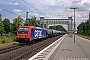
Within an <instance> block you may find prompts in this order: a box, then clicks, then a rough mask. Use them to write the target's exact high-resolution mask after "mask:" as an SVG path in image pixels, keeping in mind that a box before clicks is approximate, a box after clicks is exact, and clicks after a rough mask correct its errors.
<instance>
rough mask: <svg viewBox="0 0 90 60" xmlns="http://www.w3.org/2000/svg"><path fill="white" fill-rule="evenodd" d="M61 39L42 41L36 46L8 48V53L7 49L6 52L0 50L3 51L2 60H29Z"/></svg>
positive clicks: (0, 55) (36, 43) (0, 54)
mask: <svg viewBox="0 0 90 60" xmlns="http://www.w3.org/2000/svg"><path fill="white" fill-rule="evenodd" d="M60 37H61V36H56V37H53V38H49V39H45V40H42V41H40V42H39V41H37V42H35V43H34V44H28V45H23V46H22V45H21V46H19V45H18V46H17V47H15V46H14V47H11V48H7V49H6V51H5V49H4V51H3V50H0V51H3V52H1V53H0V58H1V60H6V59H7V58H8V59H9V60H20V59H24V58H25V59H26V60H27V59H28V58H30V57H32V56H33V55H34V54H36V53H37V52H39V51H41V50H42V49H44V48H45V47H47V46H48V45H50V44H51V43H53V42H54V41H56V40H57V39H58V38H60ZM3 53H5V54H3ZM25 59H24V60H25Z"/></svg>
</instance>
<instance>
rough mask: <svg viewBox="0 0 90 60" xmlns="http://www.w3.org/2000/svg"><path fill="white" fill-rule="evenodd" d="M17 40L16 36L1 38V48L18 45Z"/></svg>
mask: <svg viewBox="0 0 90 60" xmlns="http://www.w3.org/2000/svg"><path fill="white" fill-rule="evenodd" d="M15 40H16V36H15V35H11V36H10V35H9V36H0V48H1V47H5V46H9V45H12V44H17V42H15Z"/></svg>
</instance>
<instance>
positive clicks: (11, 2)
mask: <svg viewBox="0 0 90 60" xmlns="http://www.w3.org/2000/svg"><path fill="white" fill-rule="evenodd" d="M7 4H10V5H18V3H17V2H15V3H12V2H8V3H7Z"/></svg>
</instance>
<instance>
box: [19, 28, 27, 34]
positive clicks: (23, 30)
mask: <svg viewBox="0 0 90 60" xmlns="http://www.w3.org/2000/svg"><path fill="white" fill-rule="evenodd" d="M18 33H19V34H27V33H28V28H19V29H18Z"/></svg>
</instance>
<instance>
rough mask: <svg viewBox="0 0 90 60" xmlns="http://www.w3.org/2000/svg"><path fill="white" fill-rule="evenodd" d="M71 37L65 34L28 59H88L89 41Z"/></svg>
mask: <svg viewBox="0 0 90 60" xmlns="http://www.w3.org/2000/svg"><path fill="white" fill-rule="evenodd" d="M73 39H74V38H73V37H69V35H67V34H66V35H64V36H63V37H61V38H59V39H58V40H57V41H55V42H54V43H52V44H51V45H50V46H48V47H46V48H45V49H43V50H42V51H40V52H39V53H37V54H36V55H34V56H33V57H31V58H30V59H28V60H90V48H89V47H90V43H88V42H86V41H84V40H82V39H81V38H78V37H77V36H76V40H77V41H76V42H75V43H74V40H73ZM86 47H87V48H88V49H87V48H86Z"/></svg>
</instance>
